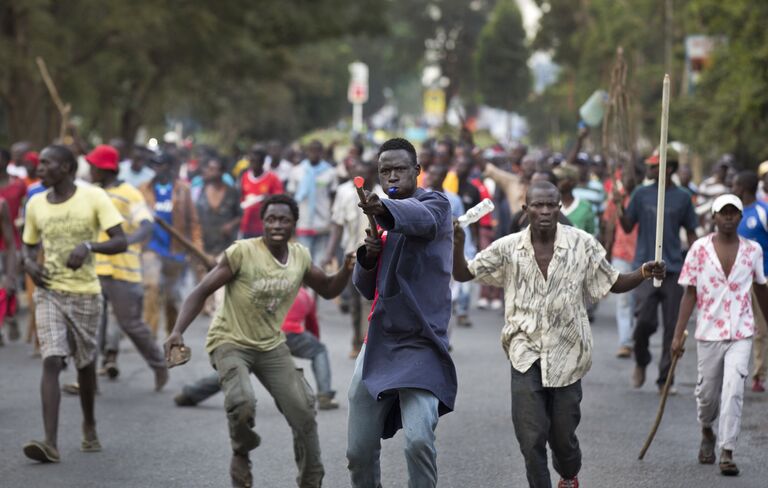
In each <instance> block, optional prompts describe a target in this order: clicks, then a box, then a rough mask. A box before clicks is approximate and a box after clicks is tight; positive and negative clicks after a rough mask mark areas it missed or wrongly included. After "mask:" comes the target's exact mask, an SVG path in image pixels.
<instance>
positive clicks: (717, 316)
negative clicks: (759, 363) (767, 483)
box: [672, 194, 768, 476]
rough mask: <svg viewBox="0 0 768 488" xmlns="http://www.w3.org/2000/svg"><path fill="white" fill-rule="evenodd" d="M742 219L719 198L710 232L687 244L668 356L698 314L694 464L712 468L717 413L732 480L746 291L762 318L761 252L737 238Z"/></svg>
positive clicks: (750, 326) (747, 331)
mask: <svg viewBox="0 0 768 488" xmlns="http://www.w3.org/2000/svg"><path fill="white" fill-rule="evenodd" d="M742 212H743V206H742V203H741V200H739V198H738V197H736V196H735V195H730V194H726V195H721V196H719V197H718V198H717V199H715V201H714V203H713V204H712V214H713V215H714V222H715V225H716V226H717V231H716V232H715V233H712V234H710V235H708V236H706V237H703V238H701V239H699V240H697V241H696V242H694V243H693V245H692V246H691V249H690V250H689V251H688V255H687V257H686V259H685V264H684V265H683V270H682V272H681V273H680V278H679V280H678V283H679V284H680V285H682V286H684V287H686V288H685V292H684V295H683V299H682V301H681V303H680V315H679V317H678V320H677V327H676V329H675V338H674V340H673V341H672V353H673V354H676V355H680V354H682V353H683V350H682V347H683V344H682V336H683V331H685V329H686V326H687V324H688V320H689V319H690V317H691V314H692V313H693V308H694V307H698V308H699V313H698V317H697V319H696V341H697V342H696V353H697V355H698V369H699V379H698V382H697V386H696V407H697V411H698V417H699V423H700V424H701V428H702V439H701V448H700V450H699V462H700V463H701V464H714V462H715V434H714V432H713V431H712V424H713V423H714V422H715V420H716V419H717V417H718V413H719V414H720V422H719V424H720V429H719V430H720V432H719V434H720V443H719V444H720V449H721V453H720V471H721V472H722V473H723V474H724V475H731V476H735V475H737V474H739V469H738V467H736V464H735V463H734V462H733V449H734V447H735V445H736V440H737V438H738V436H739V429H740V427H741V406H742V402H743V396H744V382H745V380H746V378H747V377H748V376H749V356H750V353H751V351H752V336H753V334H754V331H755V320H754V315H753V310H752V298H751V292H752V288H753V284H754V291H755V295H756V296H757V302H758V304H759V305H760V309H761V310H762V311H763V313H765V312H768V288H766V278H765V274H764V272H763V250H762V248H761V247H760V246H759V245H758V244H757V243H755V242H753V241H750V240H748V239H744V238H741V237H739V235H738V233H737V228H738V226H739V222H740V221H741V214H742Z"/></svg>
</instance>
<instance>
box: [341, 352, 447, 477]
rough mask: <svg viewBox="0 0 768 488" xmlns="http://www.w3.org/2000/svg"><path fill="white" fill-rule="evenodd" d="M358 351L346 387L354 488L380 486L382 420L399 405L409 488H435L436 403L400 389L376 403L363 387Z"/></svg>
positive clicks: (431, 397) (427, 396)
mask: <svg viewBox="0 0 768 488" xmlns="http://www.w3.org/2000/svg"><path fill="white" fill-rule="evenodd" d="M365 348H366V346H365V345H363V348H362V349H361V351H360V355H359V356H358V357H357V362H356V363H355V372H354V374H353V375H352V383H351V384H350V386H349V425H348V430H347V460H348V461H349V464H348V465H347V467H348V468H349V472H350V476H351V479H352V487H353V488H378V487H380V486H381V466H380V463H379V457H380V455H381V433H382V430H383V428H384V420H385V419H386V417H387V414H388V413H389V411H390V409H391V408H392V407H393V404H394V402H396V401H399V402H400V410H401V415H402V421H403V433H404V434H405V460H406V463H407V466H408V487H409V488H433V487H435V486H437V451H436V450H435V428H436V427H437V419H438V412H437V407H438V403H439V402H438V400H437V397H435V396H434V395H433V394H432V393H431V392H429V391H427V390H421V389H417V388H402V389H399V390H397V395H394V394H393V395H387V396H386V397H385V398H383V399H381V400H376V399H375V398H373V397H372V396H371V394H370V393H369V392H368V389H367V388H366V387H365V385H364V384H363V381H362V379H363V358H364V357H365Z"/></svg>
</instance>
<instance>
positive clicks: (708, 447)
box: [699, 428, 715, 464]
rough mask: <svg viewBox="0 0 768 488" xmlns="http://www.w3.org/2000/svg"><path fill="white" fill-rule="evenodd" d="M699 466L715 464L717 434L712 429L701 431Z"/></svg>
mask: <svg viewBox="0 0 768 488" xmlns="http://www.w3.org/2000/svg"><path fill="white" fill-rule="evenodd" d="M699 464H715V433H714V432H712V429H711V428H710V429H706V428H705V429H702V430H701V446H699Z"/></svg>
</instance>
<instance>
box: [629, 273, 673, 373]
mask: <svg viewBox="0 0 768 488" xmlns="http://www.w3.org/2000/svg"><path fill="white" fill-rule="evenodd" d="M679 276H680V274H679V273H667V277H666V278H664V281H662V282H661V287H660V288H654V286H653V281H652V280H646V281H644V282H643V283H641V284H640V286H638V287H637V288H636V289H635V292H634V293H635V296H634V299H635V332H634V339H635V361H636V363H637V365H638V366H639V367H641V368H645V367H646V366H648V365H649V364H650V363H651V351H650V350H649V345H650V342H651V336H652V335H653V334H654V333H655V332H656V329H658V328H659V311H658V309H659V305H661V315H662V318H663V321H664V323H663V324H662V325H663V327H664V336H663V338H662V348H661V360H660V361H659V378H658V379H657V380H656V383H657V384H658V385H659V386H663V385H664V383H665V382H666V381H667V374H669V367H670V365H671V364H672V354H671V345H672V338H673V336H674V335H675V325H676V324H677V314H678V312H679V311H680V300H681V299H682V298H683V287H682V286H680V285H678V284H677V278H678V277H679Z"/></svg>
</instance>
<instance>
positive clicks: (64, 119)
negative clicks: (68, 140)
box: [35, 56, 72, 141]
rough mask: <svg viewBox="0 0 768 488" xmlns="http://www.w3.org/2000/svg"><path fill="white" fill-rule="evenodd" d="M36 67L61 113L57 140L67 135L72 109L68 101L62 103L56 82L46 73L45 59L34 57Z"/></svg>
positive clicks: (61, 139)
mask: <svg viewBox="0 0 768 488" xmlns="http://www.w3.org/2000/svg"><path fill="white" fill-rule="evenodd" d="M35 62H36V63H37V68H38V69H39V70H40V76H42V77H43V82H44V83H45V86H46V88H48V94H49V95H50V96H51V99H52V100H53V103H54V105H56V108H57V109H58V110H59V115H61V127H60V128H59V141H63V140H64V136H66V135H67V123H68V122H69V112H70V111H71V110H72V106H71V105H70V104H68V103H64V102H63V101H62V100H61V96H59V90H57V89H56V84H55V83H54V82H53V78H51V74H50V73H48V67H47V66H46V65H45V61H44V60H43V58H41V57H40V56H38V57H36V58H35Z"/></svg>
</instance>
